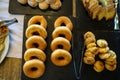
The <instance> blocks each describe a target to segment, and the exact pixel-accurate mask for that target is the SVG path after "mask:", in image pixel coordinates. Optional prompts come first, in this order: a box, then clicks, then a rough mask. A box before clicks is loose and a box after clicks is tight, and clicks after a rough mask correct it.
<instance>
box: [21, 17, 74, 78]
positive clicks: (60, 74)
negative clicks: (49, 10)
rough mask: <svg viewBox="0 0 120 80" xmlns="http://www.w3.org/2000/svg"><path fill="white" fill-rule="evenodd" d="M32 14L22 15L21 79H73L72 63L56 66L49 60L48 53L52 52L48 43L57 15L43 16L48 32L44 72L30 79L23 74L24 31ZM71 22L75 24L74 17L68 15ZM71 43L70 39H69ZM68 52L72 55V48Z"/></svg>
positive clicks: (50, 39)
mask: <svg viewBox="0 0 120 80" xmlns="http://www.w3.org/2000/svg"><path fill="white" fill-rule="evenodd" d="M32 16H34V15H25V17H24V31H23V49H22V50H23V52H22V72H21V79H22V80H75V75H74V68H73V63H72V62H71V63H70V64H69V65H67V66H64V67H57V66H55V65H54V64H53V63H52V62H51V60H50V55H51V53H52V51H51V49H50V43H51V41H52V36H51V34H52V31H53V30H54V22H55V20H56V19H57V18H58V17H59V16H54V17H53V16H44V17H45V18H46V20H47V22H48V26H47V29H46V30H47V33H48V37H47V39H46V42H47V48H46V50H45V51H44V52H45V53H46V56H47V58H46V61H45V66H46V69H45V73H44V75H43V76H42V77H40V78H37V79H31V78H28V77H27V76H25V74H24V72H23V65H24V63H25V61H24V59H23V57H24V52H25V51H26V47H25V41H26V39H27V38H26V37H25V31H26V28H27V23H28V20H29V19H30V18H31V17H32ZM69 18H70V19H71V21H72V23H73V25H74V26H75V19H74V18H73V17H69ZM71 44H72V41H71ZM70 53H71V55H72V48H71V50H70Z"/></svg>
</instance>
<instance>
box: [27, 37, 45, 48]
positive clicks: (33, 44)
mask: <svg viewBox="0 0 120 80" xmlns="http://www.w3.org/2000/svg"><path fill="white" fill-rule="evenodd" d="M46 46H47V43H46V41H45V40H44V39H43V38H42V37H41V36H31V37H30V38H28V39H27V40H26V48H27V49H29V48H38V49H41V50H45V48H46Z"/></svg>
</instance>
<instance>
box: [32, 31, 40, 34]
mask: <svg viewBox="0 0 120 80" xmlns="http://www.w3.org/2000/svg"><path fill="white" fill-rule="evenodd" d="M32 35H40V34H39V33H38V32H37V31H35V32H33V33H32Z"/></svg>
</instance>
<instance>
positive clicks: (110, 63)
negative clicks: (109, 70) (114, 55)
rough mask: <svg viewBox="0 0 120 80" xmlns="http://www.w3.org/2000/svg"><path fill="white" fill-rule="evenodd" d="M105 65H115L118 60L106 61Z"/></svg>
mask: <svg viewBox="0 0 120 80" xmlns="http://www.w3.org/2000/svg"><path fill="white" fill-rule="evenodd" d="M105 63H106V64H109V65H115V64H117V60H116V59H114V60H111V61H107V60H105Z"/></svg>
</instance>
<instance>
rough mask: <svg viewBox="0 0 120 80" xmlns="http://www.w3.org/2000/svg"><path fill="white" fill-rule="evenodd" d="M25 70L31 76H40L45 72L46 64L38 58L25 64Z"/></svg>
mask: <svg viewBox="0 0 120 80" xmlns="http://www.w3.org/2000/svg"><path fill="white" fill-rule="evenodd" d="M23 72H24V74H25V75H26V76H27V77H29V78H39V77H41V76H42V75H43V74H44V72H45V65H44V63H43V62H42V61H40V60H38V59H33V60H29V61H26V62H25V64H24V65H23Z"/></svg>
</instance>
